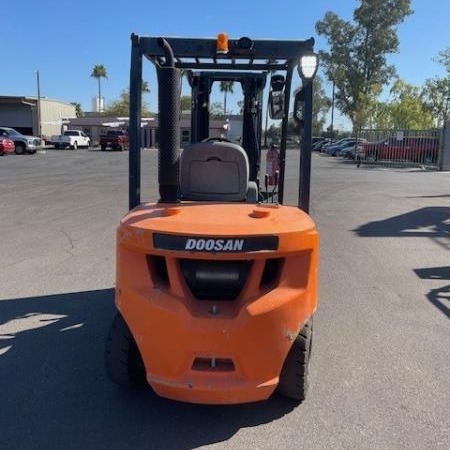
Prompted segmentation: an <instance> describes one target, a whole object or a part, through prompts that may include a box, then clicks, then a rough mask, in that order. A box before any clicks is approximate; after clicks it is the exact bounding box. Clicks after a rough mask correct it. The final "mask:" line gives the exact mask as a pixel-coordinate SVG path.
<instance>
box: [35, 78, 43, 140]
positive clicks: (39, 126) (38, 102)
mask: <svg viewBox="0 0 450 450" xmlns="http://www.w3.org/2000/svg"><path fill="white" fill-rule="evenodd" d="M36 83H37V121H38V132H39V137H40V138H41V139H42V122H41V83H40V80H39V70H36Z"/></svg>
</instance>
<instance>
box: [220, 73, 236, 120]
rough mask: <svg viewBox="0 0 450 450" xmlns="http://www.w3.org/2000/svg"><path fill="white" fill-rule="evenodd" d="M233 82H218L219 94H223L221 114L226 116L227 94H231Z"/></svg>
mask: <svg viewBox="0 0 450 450" xmlns="http://www.w3.org/2000/svg"><path fill="white" fill-rule="evenodd" d="M233 85H234V81H221V82H220V92H223V114H224V115H225V116H226V115H227V94H228V92H229V93H230V94H232V93H233Z"/></svg>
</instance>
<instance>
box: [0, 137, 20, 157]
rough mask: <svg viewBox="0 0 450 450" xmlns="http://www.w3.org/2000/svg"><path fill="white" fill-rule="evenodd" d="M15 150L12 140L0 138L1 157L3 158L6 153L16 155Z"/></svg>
mask: <svg viewBox="0 0 450 450" xmlns="http://www.w3.org/2000/svg"><path fill="white" fill-rule="evenodd" d="M15 150H16V146H15V145H14V141H13V140H12V139H9V138H6V137H3V136H0V156H3V155H4V154H6V153H14V151H15Z"/></svg>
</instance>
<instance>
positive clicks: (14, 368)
mask: <svg viewBox="0 0 450 450" xmlns="http://www.w3.org/2000/svg"><path fill="white" fill-rule="evenodd" d="M113 296H114V292H113V289H105V290H98V291H89V292H77V293H70V294H59V295H50V296H42V297H33V298H22V299H12V300H3V301H0V318H1V319H0V320H1V323H0V385H1V410H0V423H1V424H2V425H1V432H0V448H2V449H8V450H12V449H25V448H26V449H46V450H51V449H62V448H64V449H82V448H84V449H109V450H114V449H120V450H123V449H144V448H145V449H164V450H166V449H167V450H171V449H193V448H197V447H201V446H202V445H207V444H212V443H217V442H222V441H226V440H227V439H229V438H230V437H232V436H233V435H234V434H235V433H237V432H238V431H239V429H241V428H242V427H252V426H257V425H259V424H262V423H267V422H271V421H273V420H276V419H278V418H280V417H282V416H284V415H285V414H287V413H289V412H290V411H292V410H293V408H294V404H293V403H291V402H290V401H288V400H285V399H283V398H280V397H278V396H274V397H273V398H272V399H270V400H269V401H267V402H262V403H254V404H247V405H240V406H225V407H224V406H201V405H191V404H183V403H177V402H173V401H169V400H165V399H162V398H159V397H157V396H156V395H155V394H153V393H152V391H151V390H150V389H145V390H141V391H129V392H126V391H122V390H120V389H119V388H118V387H116V386H115V385H113V384H112V383H111V382H110V381H109V380H108V379H107V378H106V375H105V373H104V370H103V348H104V342H105V338H106V334H107V331H108V328H109V325H110V323H111V320H112V317H113V314H114V306H113Z"/></svg>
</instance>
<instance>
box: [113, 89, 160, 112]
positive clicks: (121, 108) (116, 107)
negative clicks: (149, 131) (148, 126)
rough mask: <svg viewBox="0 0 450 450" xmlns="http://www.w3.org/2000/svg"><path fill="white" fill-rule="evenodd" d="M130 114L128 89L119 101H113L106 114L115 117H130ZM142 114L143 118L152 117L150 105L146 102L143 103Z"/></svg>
mask: <svg viewBox="0 0 450 450" xmlns="http://www.w3.org/2000/svg"><path fill="white" fill-rule="evenodd" d="M129 113H130V93H129V92H128V89H124V90H123V91H122V92H121V93H120V95H119V98H118V99H117V100H114V101H112V102H111V103H110V104H109V105H108V107H107V108H106V109H105V114H106V115H108V116H115V117H121V116H123V117H128V115H129ZM141 114H142V116H143V117H151V116H153V115H154V114H152V113H151V112H150V111H149V108H148V105H147V103H146V102H145V101H142V107H141Z"/></svg>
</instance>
